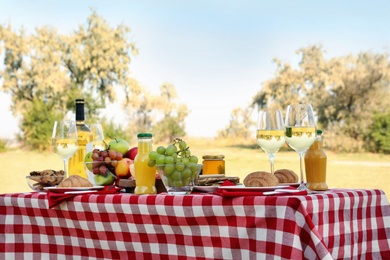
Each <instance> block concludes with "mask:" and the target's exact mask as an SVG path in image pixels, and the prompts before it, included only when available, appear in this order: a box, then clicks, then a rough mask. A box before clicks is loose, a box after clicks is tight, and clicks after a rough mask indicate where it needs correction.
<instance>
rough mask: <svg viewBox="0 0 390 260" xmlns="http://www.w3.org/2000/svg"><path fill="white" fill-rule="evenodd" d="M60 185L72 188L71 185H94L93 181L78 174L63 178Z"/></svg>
mask: <svg viewBox="0 0 390 260" xmlns="http://www.w3.org/2000/svg"><path fill="white" fill-rule="evenodd" d="M58 187H61V188H70V187H72V188H73V187H93V185H92V183H91V182H90V181H89V180H87V179H84V178H83V177H80V176H78V175H71V176H70V177H69V178H66V179H65V180H63V181H62V182H61V183H60V184H59V185H58Z"/></svg>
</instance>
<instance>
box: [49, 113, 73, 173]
mask: <svg viewBox="0 0 390 260" xmlns="http://www.w3.org/2000/svg"><path fill="white" fill-rule="evenodd" d="M51 145H52V147H53V150H54V152H55V153H56V154H57V155H58V156H59V157H61V158H62V160H63V162H64V170H65V177H67V176H68V160H69V158H70V157H72V156H73V154H74V153H75V152H76V151H77V149H78V147H79V146H78V137H77V128H76V122H75V121H70V120H62V121H55V122H54V127H53V134H52V136H51Z"/></svg>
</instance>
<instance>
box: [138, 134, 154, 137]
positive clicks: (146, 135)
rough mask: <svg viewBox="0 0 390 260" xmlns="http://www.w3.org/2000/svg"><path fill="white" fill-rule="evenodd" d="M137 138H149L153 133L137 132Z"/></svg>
mask: <svg viewBox="0 0 390 260" xmlns="http://www.w3.org/2000/svg"><path fill="white" fill-rule="evenodd" d="M137 137H138V138H151V137H153V135H152V134H151V133H138V134H137Z"/></svg>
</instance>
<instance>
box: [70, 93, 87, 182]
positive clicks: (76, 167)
mask: <svg viewBox="0 0 390 260" xmlns="http://www.w3.org/2000/svg"><path fill="white" fill-rule="evenodd" d="M75 102H76V127H77V135H78V145H79V149H78V150H77V152H76V153H75V154H74V155H73V156H72V157H71V158H70V159H69V175H74V174H75V175H79V176H81V177H84V178H86V179H87V174H86V171H85V168H84V158H85V155H86V151H87V147H88V148H89V149H90V147H91V146H92V139H93V135H92V132H91V130H90V129H89V128H88V126H87V125H86V124H85V122H84V120H85V115H84V99H76V101H75Z"/></svg>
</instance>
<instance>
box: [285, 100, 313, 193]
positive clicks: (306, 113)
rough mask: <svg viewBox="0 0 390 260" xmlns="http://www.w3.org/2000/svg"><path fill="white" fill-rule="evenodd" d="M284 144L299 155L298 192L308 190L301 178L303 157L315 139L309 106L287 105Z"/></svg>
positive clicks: (311, 110)
mask: <svg viewBox="0 0 390 260" xmlns="http://www.w3.org/2000/svg"><path fill="white" fill-rule="evenodd" d="M284 124H285V126H286V133H285V135H286V143H287V144H288V145H289V146H290V147H291V148H292V149H293V150H295V151H296V152H298V154H299V158H300V183H301V184H300V185H299V187H298V190H308V188H307V186H306V183H305V180H304V176H303V155H304V153H305V152H306V151H307V149H309V147H310V146H311V145H312V144H313V142H314V141H315V139H316V123H315V119H314V112H313V108H312V107H311V105H309V104H297V105H289V106H288V107H287V112H286V120H285V122H284Z"/></svg>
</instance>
